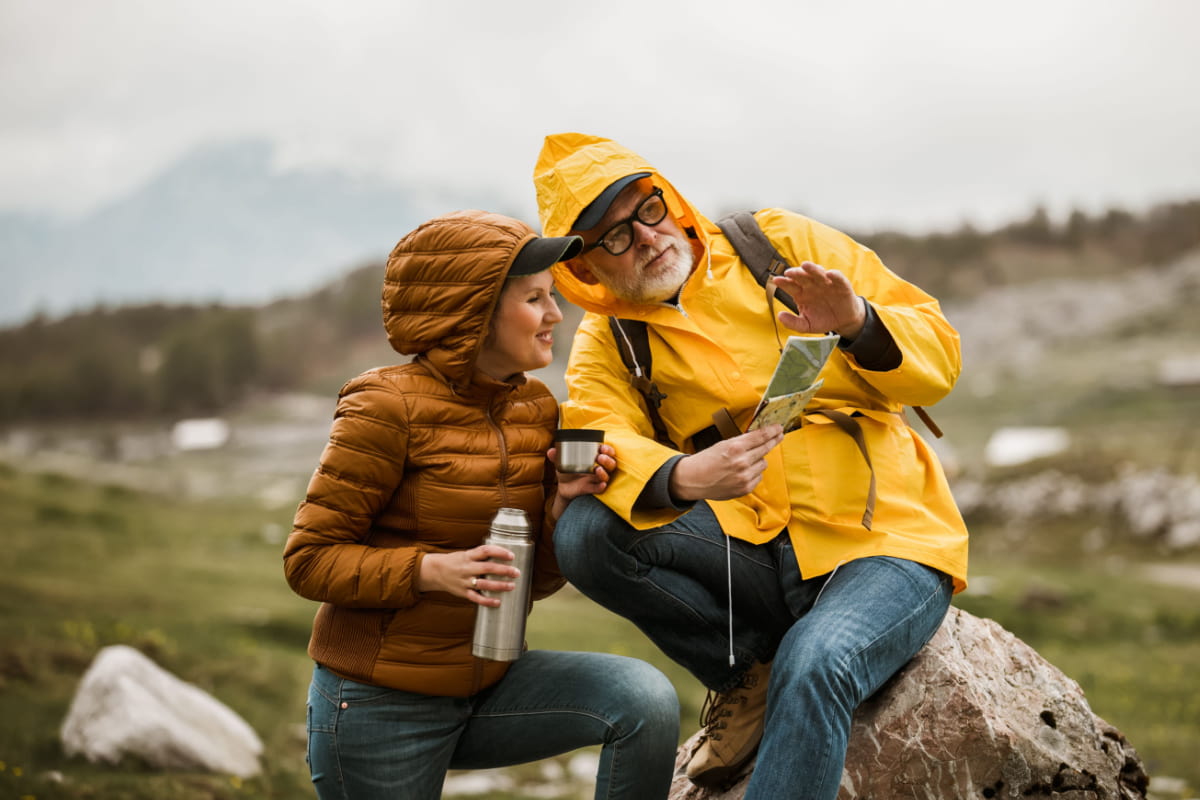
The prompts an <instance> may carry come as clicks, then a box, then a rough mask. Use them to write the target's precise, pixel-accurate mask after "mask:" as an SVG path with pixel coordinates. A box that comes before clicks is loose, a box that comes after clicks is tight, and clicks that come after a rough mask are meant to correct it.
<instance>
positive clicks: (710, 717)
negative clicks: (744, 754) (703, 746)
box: [700, 674, 758, 742]
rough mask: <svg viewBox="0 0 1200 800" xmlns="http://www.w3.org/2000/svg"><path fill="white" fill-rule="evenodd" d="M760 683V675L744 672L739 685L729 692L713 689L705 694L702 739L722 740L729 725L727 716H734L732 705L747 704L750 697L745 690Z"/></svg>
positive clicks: (701, 707)
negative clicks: (722, 732)
mask: <svg viewBox="0 0 1200 800" xmlns="http://www.w3.org/2000/svg"><path fill="white" fill-rule="evenodd" d="M757 684H758V676H757V675H750V674H744V675H742V679H741V680H740V681H739V682H738V685H737V686H735V687H733V688H732V689H730V690H729V691H727V692H714V691H712V690H711V689H710V690H709V691H708V693H707V694H706V695H705V696H704V704H703V705H701V706H700V727H701V728H703V729H704V732H703V733H702V734H700V741H701V742H703V741H704V740H705V739H712V740H714V741H720V740H721V736H722V734H721V731H723V730H725V728H726V727H728V723H726V722H725V719H726V717H732V716H733V713H734V709H733V708H730V706H738V705H745V704H746V701H747V700H748V699H749V698H748V697H747V696H746V694H745V693H744V690H746V689H753V688H754V687H755V686H756V685H757Z"/></svg>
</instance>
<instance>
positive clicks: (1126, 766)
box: [670, 608, 1149, 800]
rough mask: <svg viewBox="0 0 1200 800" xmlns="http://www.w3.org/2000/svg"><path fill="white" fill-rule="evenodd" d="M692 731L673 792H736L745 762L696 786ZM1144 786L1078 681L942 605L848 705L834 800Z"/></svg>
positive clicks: (1078, 795)
mask: <svg viewBox="0 0 1200 800" xmlns="http://www.w3.org/2000/svg"><path fill="white" fill-rule="evenodd" d="M698 740H699V732H697V734H696V735H694V736H692V738H691V739H689V740H688V741H687V742H685V743H684V744H683V746H681V747H680V748H679V754H678V757H677V761H676V768H677V769H676V777H675V780H674V782H673V783H672V785H671V795H670V797H671V798H672V800H685V799H686V800H740V799H741V798H742V796H743V795H744V794H745V792H746V785H747V783H748V782H749V780H750V773H751V771H752V770H753V763H751V764H748V765H747V766H746V768H745V769H744V770H743V771H742V773H741V774H740V775H739V776H737V777H736V778H735V779H734V781H733V783H732V785H730V786H728V787H727V788H724V789H704V788H702V787H698V786H695V785H694V784H692V783H691V781H689V780H688V779H687V777H686V776H685V775H684V774H683V769H684V766H685V765H686V764H687V762H688V760H689V759H690V758H691V755H692V753H693V752H694V751H695V749H696V748H697V747H698V746H699V741H698ZM796 779H797V780H803V776H802V775H797V776H796ZM1148 784H1149V778H1148V777H1147V776H1146V771H1145V769H1144V767H1143V765H1142V762H1141V759H1140V758H1139V757H1138V754H1137V752H1136V751H1135V750H1134V749H1133V747H1132V746H1130V744H1129V742H1128V741H1126V739H1125V737H1124V736H1123V735H1121V732H1120V731H1118V730H1117V729H1116V728H1114V727H1113V726H1111V725H1109V724H1108V723H1106V722H1105V721H1104V720H1102V719H1100V718H1099V717H1097V716H1096V715H1095V714H1093V713H1092V710H1091V708H1090V707H1089V706H1088V703H1087V700H1086V699H1085V698H1084V696H1083V691H1082V690H1081V689H1080V688H1079V685H1078V684H1077V683H1075V682H1074V681H1073V680H1071V679H1070V678H1068V677H1066V676H1065V675H1063V673H1062V672H1060V671H1059V670H1058V669H1056V668H1055V667H1054V666H1053V665H1051V664H1050V663H1049V662H1048V661H1046V660H1045V659H1043V658H1042V657H1041V656H1039V655H1038V654H1037V653H1036V652H1034V650H1033V649H1032V648H1030V647H1029V646H1028V645H1026V644H1025V643H1024V642H1022V641H1021V640H1020V639H1018V638H1016V637H1015V636H1013V635H1012V634H1011V633H1009V632H1008V631H1006V630H1004V629H1003V628H1001V627H1000V626H999V625H997V624H996V623H995V622H993V621H991V620H987V619H980V618H978V617H974V616H972V615H971V614H968V613H967V612H965V611H962V610H961V609H957V608H951V609H950V613H949V614H947V616H946V620H945V622H943V623H942V626H941V628H940V629H939V630H938V632H937V633H936V634H934V637H933V638H932V639H931V640H930V641H929V644H927V645H926V646H925V648H924V649H923V650H921V652H920V653H918V654H917V656H916V658H914V659H913V660H912V661H911V662H909V664H908V665H907V666H906V667H905V668H904V669H902V670H901V671H900V672H899V673H897V674H896V675H895V676H894V677H893V678H892V679H891V680H890V681H888V683H887V684H885V685H884V686H883V688H882V689H880V690H879V691H878V692H877V693H876V694H875V695H874V696H873V697H871V698H870V699H868V700H867V701H866V702H865V703H863V705H862V706H861V707H860V708H859V709H858V711H857V712H856V713H855V715H854V725H853V729H852V730H851V733H850V746H849V750H848V752H847V755H846V767H845V770H844V771H843V773H842V788H841V792H840V793H839V794H838V798H839V800H891V798H921V800H961V798H1024V797H1053V798H1060V800H1084V799H1085V798H1087V800H1133V798H1145V796H1146V788H1147V785H1148Z"/></svg>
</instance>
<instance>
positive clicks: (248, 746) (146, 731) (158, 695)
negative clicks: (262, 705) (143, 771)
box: [60, 645, 263, 778]
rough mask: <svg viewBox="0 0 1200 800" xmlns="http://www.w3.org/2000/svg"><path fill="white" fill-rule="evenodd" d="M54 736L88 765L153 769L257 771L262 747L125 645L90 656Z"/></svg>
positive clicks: (219, 706) (196, 692) (218, 707)
mask: <svg viewBox="0 0 1200 800" xmlns="http://www.w3.org/2000/svg"><path fill="white" fill-rule="evenodd" d="M60 734H61V738H62V743H63V750H64V751H65V752H66V753H67V755H69V756H74V755H81V756H83V757H85V758H87V759H88V760H89V761H92V762H106V763H109V764H116V763H117V762H119V761H120V760H121V759H122V758H124V757H126V756H132V757H136V758H138V759H141V760H142V761H144V762H145V763H147V764H149V765H150V766H152V767H158V768H160V769H180V770H204V771H209V772H217V773H224V774H228V775H237V776H238V777H242V778H248V777H251V776H253V775H257V774H258V773H259V772H260V766H259V757H260V756H261V755H262V749H263V748H262V742H261V740H259V738H258V735H257V734H256V733H255V732H254V730H253V729H252V728H251V727H250V726H249V725H248V724H247V723H246V722H245V721H244V720H243V719H242V718H241V717H240V716H238V715H237V714H236V713H235V712H234V711H233V710H231V709H230V708H229V707H228V706H226V705H224V704H223V703H221V702H220V701H219V700H216V699H215V698H213V697H212V696H211V695H209V694H207V693H206V692H204V691H202V690H201V689H199V688H197V687H195V686H193V685H191V684H188V683H184V682H183V681H181V680H179V679H178V678H176V677H174V676H173V675H171V674H170V673H168V672H166V671H165V670H163V669H162V668H161V667H159V666H158V665H157V664H155V663H154V662H153V661H151V660H150V659H149V658H147V657H146V656H144V655H143V654H142V653H140V652H139V651H137V650H135V649H133V648H132V647H126V646H124V645H113V646H111V647H105V648H103V649H102V650H101V651H100V652H99V653H97V654H96V658H95V659H94V660H93V661H92V664H91V666H90V667H88V670H87V672H85V673H84V675H83V679H82V680H81V681H80V683H79V688H78V689H77V690H76V692H75V697H74V699H73V700H72V701H71V707H70V709H69V710H68V711H67V716H66V719H65V720H64V721H63V725H62V730H61V732H60Z"/></svg>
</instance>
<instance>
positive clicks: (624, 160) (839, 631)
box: [534, 133, 967, 800]
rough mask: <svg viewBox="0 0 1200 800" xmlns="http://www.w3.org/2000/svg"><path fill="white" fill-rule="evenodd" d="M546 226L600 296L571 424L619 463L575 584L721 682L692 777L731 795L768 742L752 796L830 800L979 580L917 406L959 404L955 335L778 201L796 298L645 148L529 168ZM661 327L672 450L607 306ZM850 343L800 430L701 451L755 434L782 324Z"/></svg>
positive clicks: (593, 512) (563, 143)
mask: <svg viewBox="0 0 1200 800" xmlns="http://www.w3.org/2000/svg"><path fill="white" fill-rule="evenodd" d="M534 184H535V187H536V189H537V199H538V210H539V215H540V217H541V221H542V225H543V228H544V233H545V235H547V236H562V235H566V234H568V233H570V234H578V235H581V236H582V237H583V238H584V242H585V245H584V248H583V250H582V251H581V254H580V255H579V256H578V257H576V258H573V259H571V260H570V261H567V262H565V263H563V264H557V265H555V268H554V271H555V278H556V281H557V285H558V287H559V290H560V291H561V292H562V294H563V295H564V296H565V297H566V298H567V299H569V300H570V301H572V302H573V303H575V304H577V305H579V306H581V307H582V308H584V309H585V310H586V311H587V312H588V314H587V315H586V316H585V318H584V320H583V322H582V323H581V325H580V328H579V330H578V332H577V333H576V336H575V340H574V343H573V346H572V352H571V357H570V363H569V365H568V368H567V386H568V387H569V389H568V391H569V398H568V400H567V402H566V403H565V404H564V405H563V409H562V416H563V421H562V424H563V425H564V426H569V427H593V428H602V429H604V431H605V434H606V441H607V442H609V443H610V444H612V445H614V446H615V448H616V450H617V453H618V458H619V462H620V468H619V469H618V471H617V472H616V474H615V475H614V476H613V478H612V481H611V484H610V486H609V489H608V491H607V492H605V493H604V494H603V495H601V496H598V497H597V498H584V499H583V501H582V502H576V503H573V504H572V505H571V506H570V508H569V509H568V511H567V513H566V514H564V515H563V518H562V519H561V520H560V521H559V525H558V529H557V533H556V535H555V548H556V552H557V554H558V558H559V564H560V567H561V568H562V570H563V572H564V574H565V575H566V576H567V578H568V579H569V580H570V581H571V582H572V583H574V584H575V585H576V586H577V587H578V588H579V589H580V590H581V591H583V592H584V593H585V594H587V595H588V596H590V597H592V598H593V599H594V600H596V601H597V602H599V603H601V604H602V605H604V606H605V607H607V608H609V609H611V610H613V611H615V612H616V613H619V614H621V615H623V616H625V617H628V618H629V619H631V620H632V621H633V622H635V623H636V624H637V625H638V626H639V628H640V629H641V630H642V631H643V632H644V633H646V635H647V636H649V637H650V638H651V639H652V640H653V641H654V642H655V643H656V644H657V645H658V646H659V647H660V648H661V649H662V650H663V651H664V652H665V653H666V654H667V655H668V656H670V657H671V658H672V659H674V660H675V661H677V662H679V663H680V664H682V665H684V666H685V667H687V669H688V670H689V671H690V672H691V673H692V674H693V675H695V676H696V678H697V679H698V680H700V681H701V683H703V684H704V685H705V686H706V687H708V688H709V690H710V698H709V702H708V703H706V711H705V714H704V719H703V720H702V721H703V723H704V734H703V737H702V739H703V743H702V745H701V746H700V748H699V749H698V750H697V752H696V754H695V755H694V757H693V758H692V760H691V762H690V763H689V764H688V766H687V774H688V776H689V777H690V778H691V779H692V780H693V781H695V782H696V783H701V784H720V783H723V782H726V781H728V780H730V779H732V778H734V777H736V776H737V775H738V774H739V771H740V770H741V768H742V767H743V766H744V765H745V764H746V763H747V762H748V761H749V759H750V758H751V757H752V756H753V755H754V754H755V752H756V750H757V752H758V761H757V764H756V766H755V769H754V774H753V776H752V778H751V780H750V784H749V787H748V790H747V794H746V797H747V798H771V800H776V799H777V798H782V797H812V798H833V797H835V796H836V795H837V791H838V785H839V782H840V780H841V773H842V768H843V762H844V760H845V752H846V747H847V742H848V737H849V732H850V721H851V715H852V714H853V712H854V709H855V708H856V707H857V706H858V704H859V703H860V702H861V701H862V700H864V699H865V698H866V697H868V696H870V695H871V694H872V693H873V692H874V691H875V690H876V689H878V687H879V686H880V685H881V684H882V683H883V682H884V681H886V680H887V679H888V678H889V677H890V676H892V675H893V674H895V672H896V671H897V670H898V669H900V667H902V666H903V665H904V664H905V663H907V662H908V661H909V659H911V658H912V656H913V655H914V654H915V653H916V652H917V651H918V650H919V649H920V648H921V647H922V646H923V645H924V644H925V642H926V641H928V639H929V637H930V636H932V635H933V633H934V631H936V630H937V628H938V626H939V625H940V624H941V621H942V619H943V617H944V615H945V612H946V609H947V607H948V605H949V602H950V597H951V594H952V593H953V592H955V591H961V590H962V589H963V588H965V586H966V568H967V532H966V529H965V526H964V525H963V522H962V517H961V515H960V514H959V513H958V510H957V508H956V507H955V504H954V501H953V498H952V497H951V494H950V490H949V487H948V485H947V483H946V479H945V476H944V474H943V472H942V470H941V467H940V465H939V464H938V461H937V458H936V456H935V455H934V453H933V452H932V450H931V449H930V448H929V447H928V446H927V445H926V444H925V442H924V441H923V440H922V439H921V438H920V436H919V435H917V433H916V432H915V431H913V430H912V429H911V428H910V427H908V425H907V424H906V421H905V418H904V416H903V406H905V405H927V404H931V403H934V402H936V401H937V400H939V399H940V398H942V397H943V396H945V395H946V394H947V393H948V392H949V391H950V389H951V388H952V387H953V385H954V382H955V380H956V379H957V377H958V373H959V369H960V365H961V361H960V351H959V342H958V335H957V333H956V332H955V331H954V329H953V328H952V327H951V326H950V325H949V323H948V322H947V321H946V320H945V318H944V317H943V316H942V314H941V311H940V309H939V307H938V303H937V301H936V300H934V299H933V298H932V297H930V296H929V295H927V294H926V293H924V292H922V291H921V290H920V289H918V288H917V287H915V286H913V285H912V284H909V283H907V282H905V281H904V280H902V279H900V278H899V277H897V276H896V275H895V274H893V273H892V272H890V271H889V270H888V269H887V268H886V267H885V266H884V265H883V264H882V263H881V262H880V261H879V259H878V258H877V257H876V255H875V254H874V253H872V252H871V251H870V250H868V249H867V248H865V247H863V246H862V245H860V244H858V243H856V242H854V241H853V240H851V239H850V238H849V237H847V236H845V235H843V234H841V233H839V232H837V231H835V230H833V229H831V228H828V227H826V226H823V225H821V224H819V223H817V222H814V221H812V220H809V219H806V218H804V217H801V216H799V215H797V214H793V213H791V212H788V211H784V210H781V209H766V210H763V211H760V212H758V213H757V214H756V215H755V216H756V218H757V221H758V223H759V225H760V226H761V227H762V228H763V230H764V231H765V232H766V234H767V235H768V237H769V238H770V240H771V242H772V243H773V244H774V246H775V248H776V249H777V250H778V251H779V252H780V253H781V254H782V255H783V257H784V258H786V259H787V260H788V262H789V264H792V265H795V266H793V267H792V268H790V269H788V270H786V272H785V273H784V274H783V275H781V276H779V277H776V278H773V279H772V283H773V284H774V286H775V287H776V288H777V289H778V290H780V291H782V292H786V293H787V294H789V295H791V296H792V297H793V298H794V299H795V301H796V302H797V312H796V313H794V314H793V313H791V312H790V311H786V310H782V309H783V306H782V305H781V303H780V302H779V301H778V300H777V299H775V298H771V297H769V295H768V292H766V291H764V288H763V287H762V286H761V285H760V284H759V283H758V282H757V281H756V279H755V277H754V275H753V274H752V273H751V271H750V269H748V268H747V266H746V265H745V264H743V263H742V262H741V261H740V259H739V258H738V256H737V255H736V253H735V251H734V249H733V247H732V245H731V243H730V242H729V241H728V239H727V238H726V237H725V236H724V235H723V234H722V233H721V232H720V229H719V228H718V227H717V226H716V225H715V224H713V223H712V222H710V221H709V220H708V219H707V218H705V217H704V216H703V215H701V214H700V212H699V211H697V210H696V209H695V208H694V207H693V206H692V205H691V204H690V203H688V201H687V200H686V199H685V198H684V197H683V196H681V195H680V194H679V193H678V192H677V191H676V190H675V189H674V187H673V186H672V185H671V184H670V183H669V182H668V181H667V180H666V179H664V178H663V177H662V176H661V175H660V174H659V173H658V172H657V170H655V169H654V168H653V167H652V166H651V165H650V164H649V163H647V162H646V161H645V160H644V159H642V158H641V157H640V156H638V155H636V154H635V153H633V152H631V151H629V150H628V149H626V148H624V147H622V146H621V145H619V144H617V143H616V142H613V141H611V140H608V139H603V138H598V137H594V136H587V135H583V134H578V133H564V134H556V135H553V136H549V137H547V138H546V140H545V143H544V146H543V148H542V151H541V154H540V156H539V159H538V162H537V166H536V168H535V170H534ZM609 316H615V317H619V318H623V319H633V320H642V321H644V322H646V323H647V325H648V329H649V340H650V348H651V353H652V363H651V364H650V365H649V368H650V370H651V376H650V377H652V378H653V381H654V383H655V385H656V386H657V389H658V391H659V392H660V393H661V395H662V399H661V405H660V406H659V412H660V414H661V416H662V420H663V423H664V425H665V428H666V431H667V433H668V434H669V438H670V439H671V441H672V442H673V443H674V444H675V445H676V447H678V449H675V448H673V447H671V446H670V445H668V444H665V443H663V442H661V441H658V440H656V437H655V432H654V429H653V427H652V423H651V421H650V419H649V418H648V415H647V411H646V407H645V405H644V403H643V399H642V396H641V395H640V394H639V392H638V391H637V390H636V389H635V388H634V387H633V386H632V385H631V381H630V377H629V372H628V371H627V370H626V368H625V366H624V365H623V363H622V360H621V355H620V351H619V350H618V345H617V342H616V339H615V338H614V334H613V332H612V330H610V325H609V322H608V320H607V317H609ZM827 332H833V333H836V334H838V335H839V336H840V339H839V346H838V348H837V350H835V352H834V353H833V355H832V356H831V357H830V360H829V362H828V363H827V364H826V366H825V368H824V370H823V371H822V373H821V377H822V379H823V381H824V383H823V386H822V388H821V390H820V391H819V392H818V394H817V395H816V397H815V398H814V400H813V401H812V402H811V403H810V405H809V406H808V412H809V413H808V414H807V417H806V424H804V425H803V426H802V427H800V428H799V429H797V430H795V431H793V432H790V433H788V434H786V435H784V434H783V432H782V430H781V428H780V427H779V426H778V425H772V426H769V427H767V428H764V429H759V430H755V431H753V432H750V433H744V434H735V435H732V436H729V437H727V438H724V439H720V440H718V441H717V442H716V443H715V444H712V445H711V446H709V447H707V448H706V449H700V447H698V445H697V443H698V442H703V441H707V440H708V438H709V437H710V436H711V431H712V427H713V420H714V417H713V414H714V412H721V411H722V410H724V411H726V412H728V415H729V416H730V417H731V418H732V420H733V422H734V423H735V425H736V427H737V429H738V430H745V429H746V426H747V424H748V423H749V421H750V418H751V416H752V415H753V411H754V408H755V407H756V405H757V404H758V401H759V399H760V397H761V395H762V393H763V390H764V388H765V387H766V384H767V381H768V379H769V378H770V376H771V373H772V371H773V369H774V366H775V364H776V362H777V360H778V358H779V353H780V350H781V346H782V342H783V341H785V340H786V338H787V336H789V335H793V334H796V333H800V334H824V333H827Z"/></svg>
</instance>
